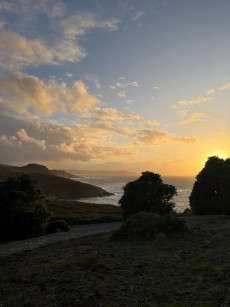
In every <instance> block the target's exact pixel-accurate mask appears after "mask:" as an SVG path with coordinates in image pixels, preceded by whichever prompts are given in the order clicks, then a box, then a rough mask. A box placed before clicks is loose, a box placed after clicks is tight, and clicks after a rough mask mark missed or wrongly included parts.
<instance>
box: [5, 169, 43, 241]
mask: <svg viewBox="0 0 230 307" xmlns="http://www.w3.org/2000/svg"><path fill="white" fill-rule="evenodd" d="M40 198H42V196H41V192H40V190H39V189H38V188H37V187H36V181H35V180H33V179H31V178H30V177H29V175H21V176H18V177H15V178H13V177H10V178H8V179H7V180H5V181H2V182H0V236H1V237H12V238H15V237H23V236H25V235H35V234H39V233H40V232H41V231H42V229H43V224H44V223H45V222H46V220H47V217H48V216H49V214H48V212H47V210H46V208H44V206H41V205H39V204H36V203H33V202H34V201H36V200H39V199H40Z"/></svg>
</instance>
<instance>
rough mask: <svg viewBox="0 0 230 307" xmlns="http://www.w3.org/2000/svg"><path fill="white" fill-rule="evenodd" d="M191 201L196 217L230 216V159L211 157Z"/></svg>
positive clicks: (198, 177)
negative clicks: (209, 215) (207, 215)
mask: <svg viewBox="0 0 230 307" xmlns="http://www.w3.org/2000/svg"><path fill="white" fill-rule="evenodd" d="M189 200H190V207H191V209H192V213H193V214H194V215H205V214H230V159H226V160H224V159H221V158H219V157H216V156H213V157H209V158H208V160H207V162H206V163H205V166H204V168H203V169H202V170H201V172H200V173H199V174H198V175H197V176H196V181H195V183H194V186H193V189H192V193H191V195H190V198H189Z"/></svg>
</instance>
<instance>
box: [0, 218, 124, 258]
mask: <svg viewBox="0 0 230 307" xmlns="http://www.w3.org/2000/svg"><path fill="white" fill-rule="evenodd" d="M120 225H121V223H120V222H115V223H100V224H85V225H72V226H71V231H69V232H58V233H54V234H49V235H45V236H41V237H36V238H32V239H25V240H20V241H14V242H8V243H3V244H1V245H0V257H6V256H9V255H12V254H16V253H20V252H23V251H26V250H31V249H34V248H38V247H40V246H43V245H48V244H53V243H56V242H60V241H66V240H69V239H77V238H82V237H86V236H91V235H95V234H99V233H104V232H109V231H113V230H116V229H118V228H119V226H120Z"/></svg>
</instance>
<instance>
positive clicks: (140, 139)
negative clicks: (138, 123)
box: [133, 129, 170, 146]
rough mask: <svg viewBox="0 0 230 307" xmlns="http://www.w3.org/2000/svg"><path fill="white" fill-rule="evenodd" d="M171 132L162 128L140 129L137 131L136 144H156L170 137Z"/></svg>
mask: <svg viewBox="0 0 230 307" xmlns="http://www.w3.org/2000/svg"><path fill="white" fill-rule="evenodd" d="M169 137H170V134H169V133H168V132H165V131H160V130H155V129H154V130H140V131H138V132H137V137H136V138H135V140H134V142H133V144H134V145H139V146H140V145H141V144H147V145H155V144H157V143H158V142H159V141H161V140H165V139H169Z"/></svg>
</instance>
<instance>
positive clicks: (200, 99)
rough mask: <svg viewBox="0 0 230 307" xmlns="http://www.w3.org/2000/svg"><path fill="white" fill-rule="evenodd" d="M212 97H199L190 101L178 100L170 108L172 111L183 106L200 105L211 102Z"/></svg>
mask: <svg viewBox="0 0 230 307" xmlns="http://www.w3.org/2000/svg"><path fill="white" fill-rule="evenodd" d="M212 99H213V98H212V97H204V96H199V97H196V98H192V99H190V100H179V101H178V102H177V103H176V104H174V105H172V106H171V107H172V108H174V109H177V108H179V107H181V106H182V107H184V106H191V105H201V104H203V103H204V102H207V101H210V100H212Z"/></svg>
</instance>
